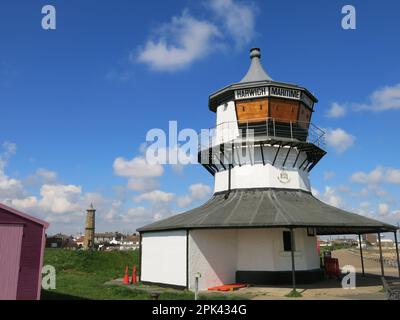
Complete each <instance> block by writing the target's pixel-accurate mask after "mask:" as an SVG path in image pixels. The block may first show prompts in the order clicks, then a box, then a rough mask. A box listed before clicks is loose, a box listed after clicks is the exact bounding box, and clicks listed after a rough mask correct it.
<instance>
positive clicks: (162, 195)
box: [134, 190, 175, 203]
mask: <svg viewBox="0 0 400 320" xmlns="http://www.w3.org/2000/svg"><path fill="white" fill-rule="evenodd" d="M174 197H175V195H174V194H173V193H168V192H164V191H161V190H154V191H151V192H147V193H143V194H140V195H138V196H136V197H134V201H136V202H141V201H150V202H154V203H157V202H171V201H172V200H173V199H174Z"/></svg>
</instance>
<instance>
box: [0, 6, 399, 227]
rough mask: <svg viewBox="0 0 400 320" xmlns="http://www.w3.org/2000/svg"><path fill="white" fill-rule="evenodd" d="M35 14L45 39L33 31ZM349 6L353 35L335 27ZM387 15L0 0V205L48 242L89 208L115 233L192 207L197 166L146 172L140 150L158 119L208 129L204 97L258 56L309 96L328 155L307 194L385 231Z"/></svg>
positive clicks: (395, 187)
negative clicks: (37, 224)
mask: <svg viewBox="0 0 400 320" xmlns="http://www.w3.org/2000/svg"><path fill="white" fill-rule="evenodd" d="M46 4H51V5H54V6H55V8H56V13H57V16H56V17H57V28H56V30H43V29H42V28H41V19H42V17H43V14H42V13H41V9H42V7H43V6H44V5H46ZM346 4H352V5H353V6H354V7H355V8H356V13H357V20H356V21H357V29H356V30H344V29H342V27H341V19H342V17H343V14H342V13H341V9H342V7H343V6H344V5H346ZM399 12H400V3H399V2H398V1H388V0H386V1H381V2H379V3H378V2H372V1H370V2H366V1H351V2H350V3H348V1H303V2H301V3H300V2H299V1H294V0H293V1H259V2H258V1H239V0H213V1H212V0H204V1H158V2H142V1H125V0H118V1H91V0H86V1H77V0H69V1H65V0H64V1H51V3H50V2H47V1H22V0H13V1H6V0H5V1H2V2H1V3H0V39H1V42H0V43H1V44H0V49H1V50H0V106H1V110H2V112H1V115H2V117H1V120H2V121H1V127H0V145H1V146H2V149H0V201H2V202H5V203H7V204H9V205H13V206H15V207H17V208H20V209H21V210H24V211H26V212H27V213H31V214H33V215H36V216H39V217H41V218H44V219H46V220H49V221H50V222H51V229H50V230H49V231H50V233H51V232H58V231H63V232H67V233H76V232H79V231H81V230H82V221H83V218H84V216H83V211H84V208H85V207H86V206H87V204H88V202H90V201H94V202H95V205H96V207H97V208H98V229H99V230H120V231H134V230H135V229H136V227H138V226H140V225H142V224H144V223H147V222H150V221H153V220H154V219H159V218H162V217H166V216H168V215H170V214H171V213H173V212H180V211H182V210H185V209H187V208H190V207H193V206H195V205H198V204H200V203H202V202H204V201H205V200H207V198H208V197H209V196H210V195H211V189H212V184H213V179H212V177H211V176H210V175H209V174H208V173H207V172H206V171H205V170H204V169H203V168H202V167H201V166H199V165H188V166H185V167H176V166H175V167H171V166H159V167H157V166H156V167H154V166H153V167H151V166H150V167H149V166H148V165H146V164H145V163H143V162H142V161H141V160H142V157H143V153H142V150H141V145H142V144H143V142H144V141H145V136H146V133H147V131H148V130H150V129H152V128H162V129H167V128H168V121H170V120H177V121H178V126H179V128H180V129H183V128H193V129H195V130H200V129H201V128H208V127H212V126H213V125H214V122H215V115H214V114H213V113H211V112H210V111H209V110H208V106H207V103H208V95H209V94H210V93H212V92H213V91H215V90H217V89H219V88H221V87H223V86H225V85H227V84H230V83H233V82H236V81H239V80H240V79H241V78H242V76H243V75H244V74H245V72H246V71H247V68H248V65H249V59H248V50H249V48H251V47H254V46H257V47H260V48H261V49H262V54H263V56H262V61H263V65H264V68H265V69H266V70H267V72H268V73H269V74H270V75H271V77H272V78H273V79H275V80H279V81H284V82H291V83H296V84H299V85H302V86H305V87H307V88H308V89H309V90H310V91H311V92H313V93H314V94H315V95H316V96H317V97H318V99H319V103H318V104H317V105H316V108H315V110H316V112H315V113H314V116H313V122H314V123H315V124H316V125H318V126H319V127H321V128H324V129H326V130H327V132H328V134H327V138H328V139H327V140H328V146H327V150H328V154H327V156H326V157H325V158H324V159H323V160H322V161H321V162H320V163H319V164H318V166H317V167H316V168H314V170H313V171H312V174H311V182H312V186H313V188H314V189H315V190H314V193H315V194H316V195H317V196H318V197H320V198H321V199H322V200H324V201H326V202H328V203H331V204H334V205H337V206H340V207H343V208H346V209H351V210H353V211H356V212H359V213H362V214H365V215H367V216H373V217H376V218H379V219H381V220H385V221H388V222H391V223H397V222H398V221H400V203H399V201H398V194H399V186H400V164H399V156H398V153H399V152H398V150H397V145H396V144H397V138H398V137H399V133H398V132H397V130H396V129H397V127H398V119H399V116H400V79H399V74H400V63H399V59H398V57H399V53H400V42H399V41H398V40H397V38H398V31H399V29H400V19H399ZM118 158H119V159H120V160H121V161H120V162H119V164H121V167H119V168H116V166H115V161H116V159H118ZM143 172H145V173H143Z"/></svg>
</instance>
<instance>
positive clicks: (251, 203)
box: [138, 189, 397, 235]
mask: <svg viewBox="0 0 400 320" xmlns="http://www.w3.org/2000/svg"><path fill="white" fill-rule="evenodd" d="M262 227H264V228H278V227H315V228H316V229H317V233H318V234H320V235H322V234H357V233H373V232H387V231H395V230H397V227H395V226H392V225H389V224H386V223H383V222H380V221H377V220H373V219H369V218H366V217H364V216H360V215H357V214H354V213H350V212H347V211H344V210H341V209H338V208H335V207H332V206H329V205H327V204H325V203H323V202H322V201H320V200H318V199H316V198H315V197H314V196H313V195H312V194H311V193H308V192H305V191H301V190H289V189H238V190H232V191H231V192H230V194H229V196H227V193H226V192H225V193H216V194H214V195H213V197H212V198H211V199H210V200H209V201H208V202H206V203H205V204H203V205H202V206H200V207H198V208H195V209H193V210H190V211H188V212H185V213H182V214H178V215H175V216H172V217H169V218H167V219H164V220H161V221H158V222H155V223H153V224H150V225H147V226H145V227H142V228H139V229H138V231H139V232H148V231H163V230H176V229H201V228H262Z"/></svg>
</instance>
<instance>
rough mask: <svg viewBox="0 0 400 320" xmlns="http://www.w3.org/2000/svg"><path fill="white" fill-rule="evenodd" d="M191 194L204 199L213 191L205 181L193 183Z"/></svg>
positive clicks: (197, 198)
mask: <svg viewBox="0 0 400 320" xmlns="http://www.w3.org/2000/svg"><path fill="white" fill-rule="evenodd" d="M189 191H190V195H191V197H192V198H193V199H195V200H203V199H205V198H206V197H208V196H209V194H210V193H211V188H210V186H208V185H206V184H203V183H196V184H192V185H191V186H190V187H189Z"/></svg>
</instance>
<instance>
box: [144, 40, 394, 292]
mask: <svg viewBox="0 0 400 320" xmlns="http://www.w3.org/2000/svg"><path fill="white" fill-rule="evenodd" d="M250 58H251V65H250V68H249V70H248V72H247V74H246V75H245V77H244V78H243V79H242V80H241V81H240V82H238V83H234V84H232V85H229V86H226V87H224V88H222V89H220V90H218V91H216V92H215V93H213V94H211V95H210V98H209V109H210V110H211V111H212V112H214V113H215V114H216V127H215V128H214V129H213V130H209V131H207V132H204V131H203V132H202V133H201V134H200V143H199V162H200V163H201V164H202V165H203V166H204V168H205V169H206V170H207V171H208V172H209V173H210V174H212V175H213V176H214V194H213V196H212V198H211V199H210V200H209V201H208V202H207V203H205V204H204V205H202V206H200V207H198V208H195V209H193V210H190V211H188V212H185V213H183V214H179V215H175V216H172V217H170V218H167V219H165V220H162V221H158V222H155V223H153V224H150V225H148V226H145V227H142V228H139V229H138V231H139V232H140V235H141V281H142V282H145V283H155V284H162V285H169V286H175V287H181V288H188V289H190V290H193V289H194V285H195V278H196V277H198V279H199V287H200V289H201V290H204V289H207V288H210V287H213V286H218V285H223V284H232V283H247V284H257V285H262V284H278V283H292V282H295V281H296V282H297V283H309V282H315V281H319V280H321V279H322V278H323V271H322V270H321V268H320V259H319V255H318V252H317V238H316V237H317V235H327V234H357V235H360V234H365V233H373V232H378V233H380V232H388V231H392V232H394V231H396V227H395V226H392V225H388V224H385V223H382V222H379V221H376V220H372V219H368V218H365V217H363V216H359V215H356V214H353V213H350V212H346V211H343V210H340V209H338V208H335V207H332V206H329V205H327V204H325V203H323V202H321V201H319V200H318V199H316V198H315V197H314V196H313V195H312V194H311V185H310V181H309V172H310V171H311V170H312V169H313V168H314V167H315V165H316V164H317V163H318V162H319V161H320V160H321V159H322V157H323V156H324V155H325V154H326V152H325V151H324V149H323V147H324V146H323V135H324V132H323V131H322V130H320V129H318V128H317V127H316V126H314V125H313V124H312V123H311V117H312V114H313V112H314V105H315V103H317V101H318V100H317V99H316V97H315V96H314V95H313V94H311V93H310V92H309V91H308V90H307V89H306V88H303V87H300V86H297V85H294V84H289V83H284V82H278V81H274V80H272V79H271V77H270V76H269V75H268V74H267V73H266V72H265V70H264V69H263V67H262V65H261V62H260V59H261V53H260V49H258V48H254V49H251V51H250Z"/></svg>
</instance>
